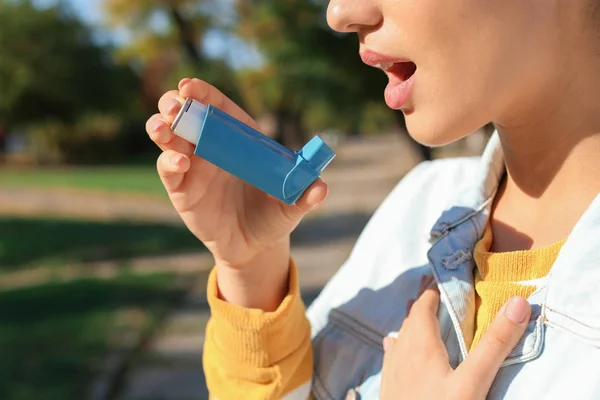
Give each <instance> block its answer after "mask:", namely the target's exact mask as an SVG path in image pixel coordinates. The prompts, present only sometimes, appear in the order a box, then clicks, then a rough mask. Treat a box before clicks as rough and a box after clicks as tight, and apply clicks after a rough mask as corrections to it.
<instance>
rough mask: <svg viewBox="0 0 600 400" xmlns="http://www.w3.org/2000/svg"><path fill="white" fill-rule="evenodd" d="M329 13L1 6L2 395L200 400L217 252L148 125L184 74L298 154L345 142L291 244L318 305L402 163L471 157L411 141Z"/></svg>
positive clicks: (182, 4) (188, 6) (237, 5)
mask: <svg viewBox="0 0 600 400" xmlns="http://www.w3.org/2000/svg"><path fill="white" fill-rule="evenodd" d="M326 6H327V1H325V0H321V1H319V0H285V1H283V0H64V1H58V0H38V1H32V0H0V399H2V400H30V399H31V400H38V399H50V400H54V399H56V400H59V399H60V400H63V399H87V398H90V399H94V400H104V399H106V400H108V399H147V400H149V399H165V400H166V399H173V400H174V399H179V400H186V399H205V398H207V391H206V387H205V384H204V378H203V375H202V366H201V352H202V340H203V331H204V326H205V323H206V319H207V318H208V313H207V307H206V301H205V289H204V286H205V282H206V277H207V274H208V273H209V271H210V268H211V267H212V264H211V262H212V260H211V258H210V255H209V254H207V252H206V251H205V250H204V248H203V246H202V245H201V243H199V242H198V241H197V240H196V239H195V238H194V237H193V236H192V235H191V234H190V233H189V231H188V230H187V229H186V228H185V227H184V226H183V224H182V223H181V221H180V219H179V217H178V216H177V215H176V213H175V212H174V211H173V210H172V208H171V206H170V204H169V202H168V199H167V197H166V194H165V192H164V190H163V188H162V186H161V184H160V181H159V179H158V176H157V174H156V170H155V162H156V157H157V156H158V150H157V148H155V146H154V145H153V143H152V142H151V141H150V140H149V139H148V137H147V135H146V133H145V130H144V129H145V127H144V125H145V121H146V120H147V118H148V117H149V116H151V115H152V114H154V113H155V112H157V110H156V108H157V106H156V105H157V101H158V99H159V98H160V96H161V95H162V94H163V93H164V92H166V91H168V90H172V89H175V88H176V87H177V83H178V82H179V80H180V79H181V78H183V77H199V78H202V79H204V80H206V81H208V82H210V83H212V84H214V85H215V86H217V87H218V88H219V89H221V90H222V91H223V92H225V93H226V94H227V95H228V96H230V97H231V98H232V99H234V100H235V101H236V102H238V103H239V104H240V105H241V106H242V107H243V108H245V109H246V110H247V111H248V112H249V113H251V114H252V115H253V116H254V117H255V118H256V119H257V120H258V121H259V123H260V124H261V127H262V129H263V131H264V133H265V134H267V135H269V136H271V137H273V138H274V139H275V140H277V141H279V142H280V143H282V144H284V145H286V146H288V147H290V148H293V149H294V148H299V147H300V146H301V145H302V144H304V143H305V142H306V141H308V140H309V139H310V138H311V137H312V136H313V135H315V134H320V135H322V137H323V138H324V139H325V140H326V141H328V142H329V143H330V144H331V145H332V146H333V147H334V148H335V149H336V150H338V152H339V157H338V159H336V161H335V162H334V163H333V164H332V165H331V166H330V168H329V171H330V172H327V174H329V175H327V178H328V182H329V183H330V187H331V196H330V197H331V199H330V200H328V202H327V204H325V205H324V206H323V209H322V210H320V211H319V212H318V213H316V214H315V216H314V217H313V218H312V219H308V220H307V222H303V224H302V225H301V226H300V227H299V229H298V232H296V233H295V234H294V236H293V243H294V249H295V252H296V254H297V257H298V259H299V260H303V262H302V264H303V265H304V266H305V268H307V272H305V273H304V274H305V275H304V276H306V277H307V279H306V280H305V281H304V287H305V293H306V294H307V303H308V302H310V299H311V296H312V297H314V296H315V295H316V294H317V293H318V291H319V289H320V287H322V285H323V283H324V282H325V281H326V280H327V279H328V278H329V277H330V276H331V275H332V274H333V273H334V272H335V270H336V269H337V267H338V266H339V265H340V263H341V261H343V259H344V257H345V256H346V255H347V253H348V251H349V249H350V248H351V245H352V243H353V241H354V239H355V237H356V235H357V234H358V233H359V232H360V230H361V229H362V227H363V226H364V224H365V223H366V221H367V220H368V218H369V216H370V214H371V212H372V211H373V210H374V209H375V207H376V206H377V204H378V203H379V202H380V201H381V199H383V198H384V197H385V195H386V194H387V193H388V192H389V190H390V189H391V188H392V187H393V185H394V184H395V183H396V182H397V180H398V179H400V178H401V177H402V175H403V174H404V173H406V172H407V171H408V170H409V169H410V168H412V167H413V166H414V165H415V164H416V163H418V162H420V161H422V160H425V159H430V158H432V157H446V156H455V155H463V154H476V153H478V152H479V151H480V149H481V146H482V144H483V141H482V140H479V141H475V142H473V141H471V142H470V143H462V142H461V143H459V144H457V145H454V146H450V147H448V148H445V149H437V150H436V151H435V152H434V153H433V154H432V151H431V150H430V149H427V148H424V147H422V146H419V145H417V144H416V143H415V142H413V141H412V140H411V139H410V138H409V136H408V135H407V134H406V131H405V127H404V119H403V116H402V114H401V113H399V112H393V111H391V110H389V109H387V108H386V107H385V104H384V102H383V88H384V86H385V84H386V78H385V76H384V75H383V74H382V73H380V72H378V71H376V70H375V69H372V68H369V67H367V66H365V65H363V64H362V63H361V61H360V58H359V57H358V55H357V50H358V43H357V40H356V37H355V36H353V35H339V34H336V33H334V32H332V31H331V30H330V29H329V28H328V27H327V25H326V22H325V10H326ZM479 137H480V138H484V139H485V135H484V134H482V135H480V136H479ZM484 139H483V140H484ZM323 245H325V247H322V246H323ZM319 246H321V247H319ZM311 268H312V269H311Z"/></svg>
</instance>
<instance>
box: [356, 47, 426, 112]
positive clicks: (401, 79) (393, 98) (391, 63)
mask: <svg viewBox="0 0 600 400" xmlns="http://www.w3.org/2000/svg"><path fill="white" fill-rule="evenodd" d="M360 58H361V59H362V60H363V62H364V63H365V64H367V65H370V66H371V67H375V68H379V69H381V70H383V72H385V74H386V75H387V76H388V78H389V83H388V85H387V87H386V88H385V91H384V98H385V102H386V104H387V106H388V107H390V108H391V109H394V110H403V111H406V112H408V110H407V109H405V108H406V107H405V106H406V104H407V103H408V101H409V100H410V98H411V96H412V91H413V84H414V81H415V73H416V64H415V63H414V62H413V61H411V60H409V59H406V58H400V57H392V56H386V55H383V54H379V53H377V52H374V51H372V50H364V51H362V52H361V53H360ZM408 63H410V64H408ZM412 66H414V69H412ZM407 68H408V69H407ZM408 74H410V76H408Z"/></svg>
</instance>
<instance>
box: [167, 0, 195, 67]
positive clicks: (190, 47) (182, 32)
mask: <svg viewBox="0 0 600 400" xmlns="http://www.w3.org/2000/svg"><path fill="white" fill-rule="evenodd" d="M169 13H170V14H171V18H173V22H174V23H175V25H176V26H177V29H178V30H179V40H180V41H181V45H182V46H183V49H184V51H185V53H186V54H187V56H188V58H189V59H190V62H192V64H194V66H195V67H196V68H201V67H202V64H203V62H202V61H203V60H202V56H201V55H200V52H199V51H198V48H197V47H196V43H197V41H196V35H195V32H194V31H193V29H192V28H191V26H190V23H189V22H188V21H187V20H186V19H185V18H184V17H183V16H182V15H181V13H180V12H179V9H178V8H177V6H176V5H174V4H171V5H169Z"/></svg>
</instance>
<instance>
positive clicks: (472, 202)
mask: <svg viewBox="0 0 600 400" xmlns="http://www.w3.org/2000/svg"><path fill="white" fill-rule="evenodd" d="M504 173H505V164H504V156H503V153H502V148H501V146H500V140H499V137H498V133H497V132H495V133H494V135H493V136H492V137H491V139H490V141H489V143H488V145H487V147H486V149H485V151H484V153H483V155H482V157H481V162H480V168H479V171H478V172H477V175H476V178H475V179H474V180H472V182H471V183H469V184H467V185H465V186H464V187H462V188H461V189H460V190H458V192H459V194H458V196H457V197H456V199H455V200H454V202H452V207H451V208H449V209H447V210H446V211H444V212H443V213H442V215H441V216H440V218H439V219H438V221H437V222H436V223H435V225H434V227H433V228H432V229H431V232H430V236H431V241H432V243H433V245H432V247H431V249H430V251H429V253H428V258H429V261H430V263H431V265H432V267H433V272H434V275H435V276H436V279H437V281H438V284H439V286H440V293H441V297H442V300H443V302H444V303H445V305H446V307H447V309H448V312H449V314H450V318H451V319H452V322H453V324H454V326H455V330H456V332H457V335H458V339H459V343H460V347H461V353H462V356H463V357H465V356H466V354H467V353H468V348H469V347H470V343H471V340H472V339H471V338H472V337H473V331H474V326H473V322H474V315H475V298H474V284H473V268H474V267H475V265H474V262H473V260H472V251H473V248H474V247H475V244H476V243H477V241H478V240H479V239H480V238H481V237H482V235H483V232H484V229H485V227H486V225H487V223H488V220H489V215H490V211H491V206H492V201H493V198H494V195H495V194H496V191H497V189H498V186H499V183H500V180H501V179H502V176H503V174H504ZM547 285H548V286H547V290H545V291H543V293H538V294H534V295H532V297H531V298H530V299H529V300H530V302H531V303H532V307H534V313H535V314H536V315H535V318H537V319H536V320H534V321H532V322H531V324H530V325H531V326H530V327H528V330H527V332H526V334H525V336H524V338H523V340H522V343H521V344H520V345H519V346H518V349H517V350H516V351H514V352H513V354H511V356H510V357H509V359H507V361H506V362H505V365H506V364H510V363H515V362H520V361H524V360H527V359H530V358H533V357H535V356H536V355H537V354H539V352H540V351H541V348H542V340H540V339H541V336H540V335H541V333H540V332H541V328H542V327H541V325H542V324H543V323H545V324H547V325H552V326H555V327H559V328H563V329H565V330H567V331H569V332H571V333H573V334H575V335H577V336H578V337H580V338H582V339H583V340H586V341H588V342H592V343H593V344H595V345H600V312H598V310H600V195H599V196H597V197H596V199H595V200H594V202H593V203H592V204H591V205H590V207H589V208H588V209H587V211H586V212H585V213H584V215H583V216H582V217H581V219H580V220H579V221H578V223H577V224H576V226H575V228H574V229H573V231H572V233H571V235H570V236H569V237H568V238H567V241H566V242H565V244H564V245H563V248H562V249H561V252H560V254H559V256H558V258H557V260H556V262H555V264H554V265H553V267H552V269H551V272H550V275H549V279H548V284H547ZM536 310H539V311H537V312H536Z"/></svg>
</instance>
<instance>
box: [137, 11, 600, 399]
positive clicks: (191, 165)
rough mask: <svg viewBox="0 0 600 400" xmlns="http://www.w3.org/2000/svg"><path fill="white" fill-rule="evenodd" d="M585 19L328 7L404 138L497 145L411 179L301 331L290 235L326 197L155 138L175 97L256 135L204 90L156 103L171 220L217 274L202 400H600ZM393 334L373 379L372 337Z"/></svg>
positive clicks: (593, 60)
mask: <svg viewBox="0 0 600 400" xmlns="http://www.w3.org/2000/svg"><path fill="white" fill-rule="evenodd" d="M599 14H600V1H599V0H569V1H564V0H487V1H482V0H446V1H438V0H419V1H416V0H404V1H391V0H361V1H355V0H333V1H331V3H330V6H329V10H328V22H329V24H330V26H331V27H332V28H334V29H335V30H337V31H341V32H356V33H357V34H358V37H359V39H360V55H361V56H362V58H363V60H364V61H365V62H366V63H367V64H370V65H372V66H374V67H376V68H381V69H383V70H384V72H385V73H386V74H387V75H388V77H389V81H390V83H389V85H388V87H387V88H386V90H385V99H386V102H387V104H388V105H389V106H390V107H391V108H393V109H399V110H402V111H403V112H404V114H405V116H406V122H407V127H408V129H409V131H410V133H411V135H412V136H413V137H414V138H415V139H416V140H417V141H419V142H421V143H423V144H426V145H429V146H439V145H444V144H447V143H450V142H452V141H455V140H458V139H460V138H462V137H463V136H465V135H466V134H467V133H468V132H472V131H474V130H476V129H477V128H479V127H480V126H483V125H484V124H485V123H487V122H488V121H494V123H495V126H496V128H497V133H496V134H495V135H494V137H493V138H492V139H491V140H490V143H489V144H488V148H487V149H486V151H485V153H484V155H483V156H482V158H481V159H480V160H473V159H455V160H444V161H435V162H430V163H424V164H421V165H420V166H418V167H417V168H415V169H414V170H413V171H412V172H411V173H410V174H409V175H408V176H406V177H405V178H404V179H403V180H402V181H401V182H400V183H399V185H398V186H397V188H396V189H395V190H394V191H393V192H392V193H391V194H390V196H389V197H388V199H387V200H386V201H385V202H384V203H383V204H382V205H381V207H380V208H379V210H378V211H377V212H376V214H375V215H374V217H373V219H372V220H371V221H370V223H369V225H368V226H367V228H366V229H365V231H364V233H363V234H362V235H361V237H360V239H359V241H358V243H357V244H356V247H355V249H354V251H353V252H352V254H351V256H350V257H349V259H348V261H347V262H346V263H345V265H344V266H342V268H341V269H340V270H339V272H338V273H337V274H336V276H335V277H334V278H333V279H332V280H331V281H330V282H329V283H328V285H327V286H326V287H325V289H324V290H323V292H322V293H321V295H320V296H319V298H318V299H317V300H316V301H315V302H314V303H313V304H312V305H311V308H310V309H309V310H308V314H307V315H308V318H307V317H305V313H304V308H303V305H302V302H301V300H300V297H299V289H298V282H297V269H296V266H295V265H294V263H293V261H290V250H289V234H290V232H291V231H292V230H293V229H294V228H295V227H296V226H297V224H298V223H299V221H300V220H301V218H302V217H303V216H304V215H305V214H306V213H308V212H309V211H310V210H312V209H314V208H315V207H316V206H317V205H318V204H319V203H320V202H321V201H322V200H323V199H324V198H325V197H326V193H327V186H326V184H325V183H324V182H322V181H318V182H317V183H315V184H314V185H313V186H312V187H311V189H310V190H309V191H307V193H306V194H305V195H304V197H303V198H302V199H301V200H300V201H299V202H298V204H297V205H295V206H286V205H284V204H281V203H280V202H278V201H276V200H275V199H272V198H270V197H268V196H267V195H265V194H263V193H261V192H259V191H257V190H255V189H253V188H251V187H248V186H247V185H245V184H243V183H242V182H240V181H238V180H237V179H234V178H233V177H231V176H229V175H227V174H226V173H224V172H223V171H220V170H218V169H217V168H215V167H213V166H211V165H209V164H208V163H206V162H204V161H203V160H201V159H199V158H198V157H193V158H191V154H192V147H191V145H189V144H187V143H185V142H183V141H182V140H179V139H178V138H176V137H174V135H173V133H172V132H171V131H170V129H169V124H170V123H171V121H172V120H173V117H174V114H176V112H177V110H178V109H179V107H180V105H181V99H183V98H186V97H193V98H196V99H197V100H200V101H202V102H204V103H211V104H214V105H216V106H217V107H219V108H221V109H223V110H225V111H226V112H228V113H230V114H232V115H234V116H235V117H237V118H238V119H241V120H242V121H244V122H246V123H248V124H250V125H253V126H254V127H257V126H256V124H255V123H254V122H253V121H252V120H251V119H250V117H248V116H247V114H245V113H244V112H243V111H241V110H240V109H239V108H237V107H236V106H235V105H234V104H232V103H231V101H230V100H228V99H226V98H224V97H223V96H222V95H221V94H220V93H219V92H218V91H217V90H216V89H214V88H213V87H211V86H210V85H208V84H206V83H204V82H201V81H198V80H190V79H184V80H183V81H182V82H181V83H180V85H179V90H177V91H173V92H169V93H167V94H166V95H165V96H164V97H163V98H162V99H161V101H160V104H159V109H160V111H161V113H160V114H158V115H156V116H154V117H152V118H151V119H150V120H149V124H148V132H149V134H150V135H151V137H152V139H153V140H154V141H155V142H156V143H157V144H158V145H159V146H160V147H161V148H162V149H163V150H164V153H163V154H162V155H161V156H160V158H159V161H158V169H159V173H160V176H161V177H162V180H163V183H164V185H165V186H166V188H167V190H168V192H169V195H170V198H171V200H172V202H173V204H174V206H175V208H176V209H177V210H178V211H179V213H180V215H181V217H182V218H183V220H184V221H185V223H186V224H187V226H188V227H189V229H190V230H191V231H192V232H193V233H194V234H195V235H196V236H197V237H198V238H199V240H201V241H202V242H204V244H205V245H206V246H207V247H208V249H209V250H210V251H211V252H212V254H213V255H214V258H215V263H216V266H215V269H214V271H213V273H212V275H211V278H210V280H209V283H208V298H209V303H210V307H211V311H212V318H211V321H210V323H209V325H208V328H207V336H206V344H205V355H204V363H205V364H204V366H205V371H206V376H207V382H208V385H209V389H210V390H211V393H212V394H213V395H214V396H215V397H217V398H220V399H222V400H223V399H241V398H249V399H254V398H256V399H263V398H265V399H266V398H286V399H296V398H307V397H308V395H309V393H311V394H312V395H313V396H315V397H316V398H319V399H340V398H344V397H345V396H349V398H351V397H352V396H354V397H355V398H359V397H360V398H363V399H366V398H368V399H371V398H377V397H378V396H380V395H381V397H385V398H394V396H397V398H410V399H421V398H427V399H429V398H441V397H442V396H443V397H445V398H451V399H468V398H484V397H485V396H486V392H488V389H489V393H488V394H487V396H488V398H490V399H499V398H508V399H529V398H536V399H547V398H557V399H564V398H576V399H597V398H600V378H598V373H597V370H596V368H593V367H591V366H593V365H598V363H599V362H600V348H599V347H600V314H599V313H598V309H600V294H599V291H598V290H596V286H597V285H598V282H600V272H599V271H600V267H599V266H600V252H599V251H598V250H599V247H600V246H599V245H598V242H599V239H598V238H599V237H600V200H599V199H598V198H597V195H598V193H599V188H600V157H598V154H600V153H599V152H600V96H599V93H600V15H599ZM374 179H377V178H376V177H375V178H374ZM429 276H432V277H433V278H431V279H433V281H434V283H433V285H432V286H435V287H430V288H429V289H427V290H426V291H425V293H426V295H424V296H423V297H422V298H421V299H419V300H418V301H417V303H415V304H416V305H415V306H414V307H415V308H414V311H415V312H414V313H413V312H411V316H410V317H409V318H406V315H407V312H408V310H407V308H408V307H406V305H407V303H408V304H409V305H410V304H412V300H411V299H412V298H414V297H416V296H417V294H418V293H417V292H418V289H417V288H418V287H419V284H420V283H421V286H422V287H424V286H427V285H426V284H427V281H428V279H430V278H428V277H429ZM437 290H439V296H440V297H441V302H440V303H439V310H438V303H437V296H438V294H437ZM511 298H512V300H510V301H508V305H507V306H506V307H504V308H503V309H502V307H503V304H505V303H506V302H507V300H508V299H511ZM521 298H527V300H528V301H527V302H525V301H524V300H523V299H521ZM519 299H521V300H519ZM528 304H531V314H530V311H529V307H528ZM417 305H418V306H417ZM434 315H437V318H434V317H433V316H434ZM494 315H498V317H497V319H496V320H494ZM309 321H310V322H309ZM510 321H513V322H512V324H513V325H512V327H513V328H510V327H511V325H510V323H511V322H510ZM311 327H312V330H311ZM401 327H402V329H401V331H400V334H399V336H398V339H386V340H385V343H386V348H387V350H388V352H387V355H386V357H385V363H384V364H383V367H382V362H383V358H384V350H383V345H382V340H383V338H384V337H386V336H394V333H395V332H396V331H398V329H400V328H401ZM490 327H491V328H490ZM511 329H512V330H511ZM436 331H437V332H436ZM523 331H524V334H523V335H522V337H521V333H522V332H523ZM490 332H492V333H493V334H494V335H496V336H489V334H490ZM498 332H504V336H503V334H500V335H498ZM494 337H495V338H496V339H498V340H494V339H493V338H494ZM517 340H518V344H517V345H516V346H515V343H517ZM503 342H504V344H502V343H503ZM478 343H481V345H482V346H483V348H484V350H485V348H487V349H488V350H490V349H491V353H494V351H495V355H493V356H492V357H491V358H486V357H483V356H481V354H482V352H481V351H479V349H480V348H481V346H479V345H478ZM513 347H514V349H513ZM483 353H485V351H483ZM509 353H510V354H509ZM498 358H499V360H500V361H499V362H498ZM504 358H506V360H504ZM465 360H466V361H465ZM472 360H475V361H472ZM502 360H504V362H502ZM461 363H462V365H461V366H460V367H459V368H457V369H456V371H452V369H451V367H452V368H456V367H457V366H458V365H459V364H461ZM500 363H502V367H501V368H500ZM463 367H464V368H463ZM498 368H499V370H498ZM382 370H383V379H382ZM496 372H497V375H496ZM490 373H491V376H490ZM494 376H495V379H494ZM424 377H427V379H424ZM492 381H493V383H492ZM311 383H312V384H311ZM490 385H491V386H490ZM436 390H440V392H437V391H436ZM461 390H462V391H461Z"/></svg>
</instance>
